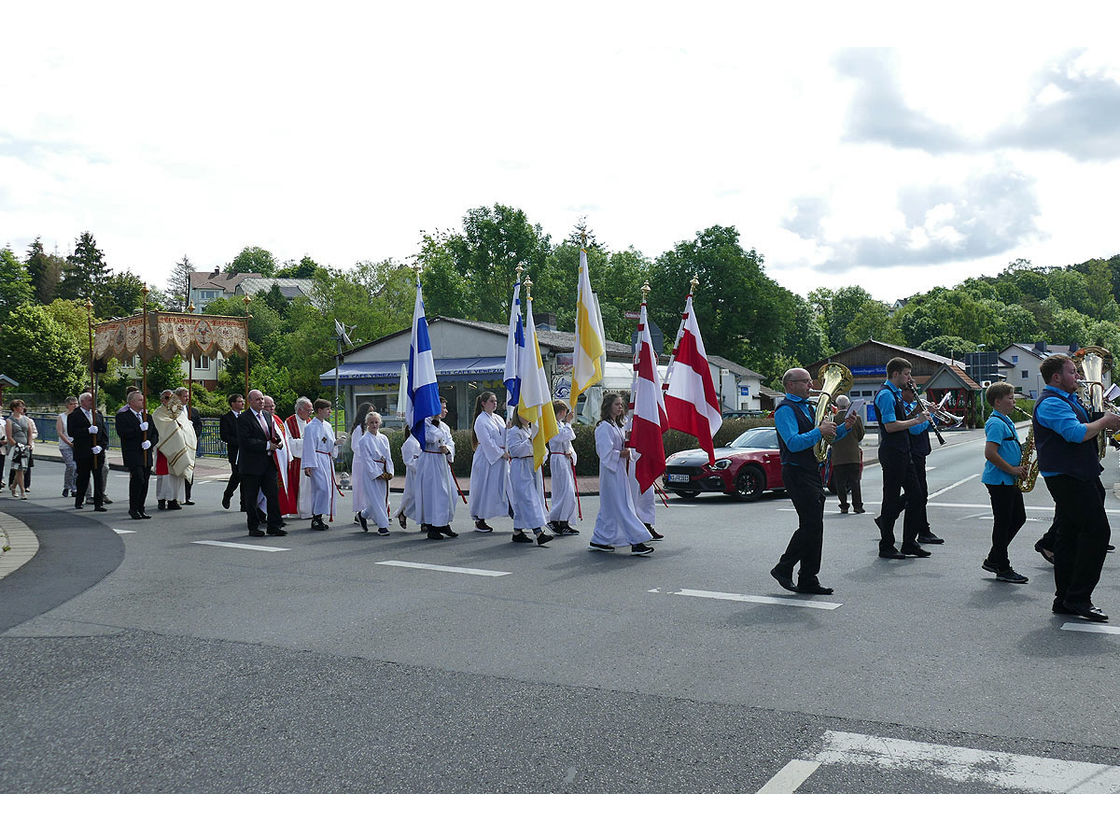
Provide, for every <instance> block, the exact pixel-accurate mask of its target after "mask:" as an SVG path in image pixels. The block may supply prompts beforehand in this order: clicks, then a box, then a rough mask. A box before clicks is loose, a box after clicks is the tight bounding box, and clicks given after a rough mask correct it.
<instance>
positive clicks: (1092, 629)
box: [1062, 621, 1120, 636]
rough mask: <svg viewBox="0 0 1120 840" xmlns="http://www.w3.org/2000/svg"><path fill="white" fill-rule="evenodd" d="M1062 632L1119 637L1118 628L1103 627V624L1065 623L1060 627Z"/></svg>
mask: <svg viewBox="0 0 1120 840" xmlns="http://www.w3.org/2000/svg"><path fill="white" fill-rule="evenodd" d="M1062 629H1063V630H1073V631H1075V632H1077V633H1108V634H1110V635H1114V636H1120V627H1105V626H1104V625H1103V624H1082V623H1081V622H1079V621H1067V622H1066V623H1065V624H1063V625H1062Z"/></svg>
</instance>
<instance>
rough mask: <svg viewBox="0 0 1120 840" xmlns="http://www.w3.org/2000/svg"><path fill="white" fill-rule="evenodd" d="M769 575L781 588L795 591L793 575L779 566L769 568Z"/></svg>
mask: <svg viewBox="0 0 1120 840" xmlns="http://www.w3.org/2000/svg"><path fill="white" fill-rule="evenodd" d="M770 577H772V578H774V580H776V581H777V582H778V586H780V587H782V589H788V590H789V591H790V592H796V591H797V587H796V586H794V585H793V575H791V574H787V573H786V572H784V571H782V567H781V566H775V567H774V568H773V569H771V570H770Z"/></svg>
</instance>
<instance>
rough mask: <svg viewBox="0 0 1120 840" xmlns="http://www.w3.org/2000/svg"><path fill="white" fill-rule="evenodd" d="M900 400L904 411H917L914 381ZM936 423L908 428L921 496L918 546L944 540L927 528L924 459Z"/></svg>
mask: <svg viewBox="0 0 1120 840" xmlns="http://www.w3.org/2000/svg"><path fill="white" fill-rule="evenodd" d="M902 399H903V401H904V403H905V405H906V411H907V413H908V414H910V415H911V416H913V415H914V414H915V413H916V412H917V411H918V406H919V405H920V403H919V402H918V390H917V387H916V386H915V385H914V381H913V380H910V381H909V382H907V383H906V385H904V386H903V388H902ZM935 423H937V419H936V418H935V417H933V416H932V415H931V416H930V418H929V420H926V421H924V422H922V423H919V424H918V425H917V426H911V427H910V460H911V461H913V462H914V475H916V476H917V477H918V489H919V490H920V491H921V494H920V495H919V497H918V500H917V507H916V513H915V516H916V517H917V522H918V544H919V545H941V544H942V543H943V542H945V540H943V539H942V538H941V537H939V536H937V534H935V533H933V531H931V530H930V528H929V516H928V511H927V508H926V504H927V502H928V501H929V484H928V482H927V481H926V458H927V457H928V456H929V454H930V452H932V451H933V447H932V446H931V445H930V442H929V430H930V429H931V428H932V427H933V425H934V424H935Z"/></svg>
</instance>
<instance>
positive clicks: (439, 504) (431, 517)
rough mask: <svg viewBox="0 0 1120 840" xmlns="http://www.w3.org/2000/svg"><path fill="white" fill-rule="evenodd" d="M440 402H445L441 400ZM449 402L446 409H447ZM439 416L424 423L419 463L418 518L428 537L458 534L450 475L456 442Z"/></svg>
mask: <svg viewBox="0 0 1120 840" xmlns="http://www.w3.org/2000/svg"><path fill="white" fill-rule="evenodd" d="M440 402H441V403H443V402H444V401H443V400H442V399H441V400H440ZM446 410H447V408H446V403H445V404H444V407H443V411H446ZM440 416H441V415H436V416H435V417H429V418H428V419H427V420H426V421H425V422H424V425H423V426H422V428H423V431H424V448H423V450H422V451H421V452H420V460H419V461H417V462H416V479H417V488H416V491H417V492H416V518H417V519H419V520H420V523H421V527H423V526H424V525H427V526H428V528H427V530H428V539H430V540H442V539H443V538H444V537H457V536H459V535H458V534H457V533H455V532H454V531H452V530H451V519H452V517H453V516H454V513H455V497H454V493H455V489H454V482H453V479H452V477H451V461H452V460H454V458H455V441H454V440H453V439H452V437H451V429H449V428H448V427H447V425H446V424H444V423H441V422H440Z"/></svg>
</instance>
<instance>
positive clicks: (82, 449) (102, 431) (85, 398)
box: [66, 391, 109, 512]
mask: <svg viewBox="0 0 1120 840" xmlns="http://www.w3.org/2000/svg"><path fill="white" fill-rule="evenodd" d="M66 434H67V435H69V436H70V439H71V440H72V441H74V462H75V463H76V464H77V465H78V477H77V487H78V489H77V491H76V492H75V493H74V507H75V508H76V509H77V510H81V509H82V506H83V505H82V502H83V501H84V500H85V497H86V491H87V490H89V479H90V476H91V475H92V476H93V509H94V510H96V511H101V512H104V511H105V510H106V507H105V505H104V504H103V499H104V494H105V485H104V478H103V477H102V473H101V464H102V462H103V461H104V460H105V448H106V447H107V446H108V445H109V430H108V429H106V428H105V418H104V417H103V416H102V414H101V412H100V411H98V410H97V409H95V408H94V407H93V394H91V393H90V392H89V391H86V392H85V393H84V394H82V395H81V396H80V397H78V407H77V408H75V409H74V410H73V411H72V412H70V415H69V416H68V417H67V418H66Z"/></svg>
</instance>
